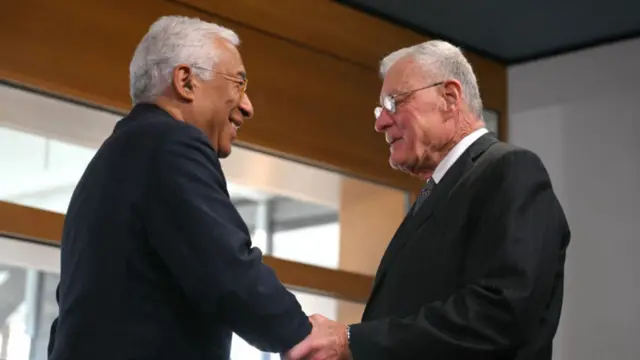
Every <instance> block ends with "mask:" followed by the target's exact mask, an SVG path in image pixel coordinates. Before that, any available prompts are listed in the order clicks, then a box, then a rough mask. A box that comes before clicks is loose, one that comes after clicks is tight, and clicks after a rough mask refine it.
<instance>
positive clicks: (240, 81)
mask: <svg viewBox="0 0 640 360" xmlns="http://www.w3.org/2000/svg"><path fill="white" fill-rule="evenodd" d="M191 67H192V68H195V69H200V70H207V71H211V72H213V73H216V74H220V75H222V77H223V78H224V79H225V80H228V81H231V82H234V83H236V84H238V85H240V91H239V92H240V93H239V95H238V96H239V97H240V98H242V97H243V96H244V94H245V93H246V92H247V84H248V83H249V80H248V79H247V78H246V77H239V76H233V75H229V74H225V73H222V72H219V71H215V70H212V69H207V68H203V67H200V66H191Z"/></svg>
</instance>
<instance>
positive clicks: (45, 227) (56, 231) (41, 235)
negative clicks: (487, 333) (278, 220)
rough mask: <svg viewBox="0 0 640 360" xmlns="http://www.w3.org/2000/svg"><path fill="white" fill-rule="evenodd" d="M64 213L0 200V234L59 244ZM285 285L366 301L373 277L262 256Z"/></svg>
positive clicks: (340, 297) (345, 298)
mask: <svg viewBox="0 0 640 360" xmlns="http://www.w3.org/2000/svg"><path fill="white" fill-rule="evenodd" d="M63 224H64V215H62V214H58V213H53V212H49V211H44V210H38V209H34V208H30V207H26V206H22V205H16V204H12V203H7V202H4V201H0V235H11V236H16V237H19V238H24V239H28V240H35V241H40V242H45V243H53V244H56V245H59V244H60V239H61V237H62V226H63ZM263 260H264V263H265V264H267V265H269V266H270V267H271V268H272V269H273V270H274V271H275V272H276V275H277V276H278V278H279V279H280V281H282V282H283V283H284V284H286V285H287V286H291V287H294V288H300V289H304V290H307V291H312V292H317V293H321V294H325V295H328V296H331V297H334V298H338V299H344V300H349V301H354V302H360V303H362V302H366V301H367V298H368V296H369V292H370V290H371V286H372V284H373V277H371V276H366V275H361V274H356V273H352V272H348V271H342V270H333V269H325V268H321V267H317V266H312V265H306V264H300V263H296V262H293V261H288V260H282V259H277V258H274V257H271V256H265V257H264V258H263Z"/></svg>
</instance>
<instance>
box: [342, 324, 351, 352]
mask: <svg viewBox="0 0 640 360" xmlns="http://www.w3.org/2000/svg"><path fill="white" fill-rule="evenodd" d="M342 339H343V341H342V349H343V352H342V353H343V354H344V358H343V360H352V359H353V357H352V355H351V349H349V345H350V344H351V326H349V325H345V326H344V332H343V336H342Z"/></svg>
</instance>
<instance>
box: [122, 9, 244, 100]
mask: <svg viewBox="0 0 640 360" xmlns="http://www.w3.org/2000/svg"><path fill="white" fill-rule="evenodd" d="M216 38H222V39H225V40H227V41H228V42H230V43H231V44H232V45H233V46H238V45H239V44H240V39H239V38H238V35H237V34H236V33H235V32H233V31H232V30H230V29H227V28H224V27H222V26H219V25H216V24H213V23H208V22H205V21H202V20H200V19H196V18H188V17H184V16H163V17H161V18H159V19H158V20H157V21H156V22H154V23H153V24H152V25H151V27H150V28H149V31H148V32H147V34H146V35H145V36H144V37H143V38H142V40H141V41H140V44H138V47H137V48H136V51H135V53H134V54H133V59H131V64H130V65H129V84H130V92H131V100H132V102H133V104H134V105H136V104H139V103H144V102H153V101H154V100H155V99H156V97H158V96H159V95H160V94H162V92H163V91H164V90H165V89H166V88H167V86H169V84H170V83H171V72H172V71H173V68H174V67H175V66H176V65H178V64H187V65H190V66H192V67H193V69H192V70H193V72H194V74H195V75H196V76H198V77H200V78H202V79H203V80H208V79H210V78H211V77H212V76H213V73H212V72H211V71H207V70H205V69H213V66H214V65H215V64H216V62H217V60H218V50H217V49H216V48H215V47H214V46H212V42H213V40H214V39H216Z"/></svg>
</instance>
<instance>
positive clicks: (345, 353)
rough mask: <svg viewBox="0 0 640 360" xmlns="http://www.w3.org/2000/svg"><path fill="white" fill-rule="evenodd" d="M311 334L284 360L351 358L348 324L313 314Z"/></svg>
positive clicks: (310, 319)
mask: <svg viewBox="0 0 640 360" xmlns="http://www.w3.org/2000/svg"><path fill="white" fill-rule="evenodd" d="M309 321H311V324H312V325H313V329H312V330H311V334H309V336H307V337H306V338H305V339H304V340H302V341H301V342H300V343H299V344H298V345H296V346H294V347H293V348H292V349H291V350H289V351H288V352H287V353H286V354H283V355H282V359H284V360H351V359H352V357H351V352H350V351H349V339H348V334H347V333H348V331H347V326H346V325H343V324H340V323H337V322H335V321H332V320H329V319H327V318H326V317H324V316H322V315H317V314H316V315H311V316H310V317H309Z"/></svg>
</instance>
